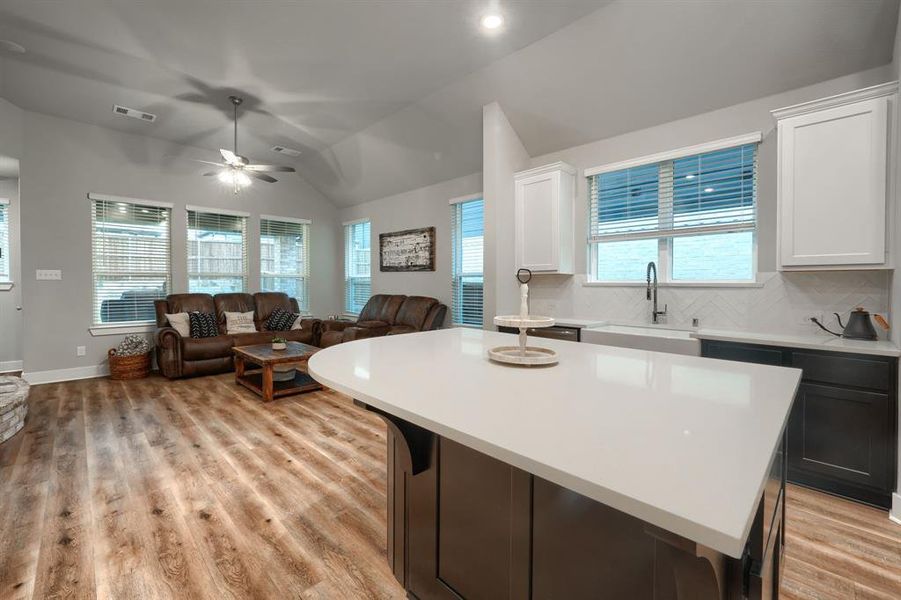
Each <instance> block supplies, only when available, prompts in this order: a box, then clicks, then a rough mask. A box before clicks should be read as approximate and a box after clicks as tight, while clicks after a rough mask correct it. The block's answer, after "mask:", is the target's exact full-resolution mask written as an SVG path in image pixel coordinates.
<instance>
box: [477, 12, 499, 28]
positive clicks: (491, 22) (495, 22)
mask: <svg viewBox="0 0 901 600" xmlns="http://www.w3.org/2000/svg"><path fill="white" fill-rule="evenodd" d="M503 25H504V17H503V16H502V15H499V14H497V13H491V14H487V15H485V16H484V17H482V27H484V28H485V29H500V28H501V27H502V26H503Z"/></svg>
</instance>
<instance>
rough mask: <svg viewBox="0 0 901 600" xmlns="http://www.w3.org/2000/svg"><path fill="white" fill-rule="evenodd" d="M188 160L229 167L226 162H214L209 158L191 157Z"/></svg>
mask: <svg viewBox="0 0 901 600" xmlns="http://www.w3.org/2000/svg"><path fill="white" fill-rule="evenodd" d="M188 160H190V161H191V162H199V163H203V164H205V165H214V166H216V167H227V166H228V165H227V164H225V163H217V162H212V161H209V160H200V159H199V158H189V159H188Z"/></svg>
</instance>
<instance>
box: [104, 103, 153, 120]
mask: <svg viewBox="0 0 901 600" xmlns="http://www.w3.org/2000/svg"><path fill="white" fill-rule="evenodd" d="M113 112H114V113H116V114H117V115H122V116H123V117H131V118H132V119H137V120H139V121H147V122H148V123H153V122H154V121H156V115H152V114H150V113H146V112H144V111H141V110H136V109H134V108H128V107H127V106H120V105H119V104H113Z"/></svg>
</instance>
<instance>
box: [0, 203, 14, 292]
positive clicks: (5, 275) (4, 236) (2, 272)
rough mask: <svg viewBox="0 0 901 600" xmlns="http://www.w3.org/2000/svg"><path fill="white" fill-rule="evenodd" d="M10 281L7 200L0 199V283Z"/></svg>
mask: <svg viewBox="0 0 901 600" xmlns="http://www.w3.org/2000/svg"><path fill="white" fill-rule="evenodd" d="M8 281H12V273H10V266H9V200H7V199H6V198H0V282H8Z"/></svg>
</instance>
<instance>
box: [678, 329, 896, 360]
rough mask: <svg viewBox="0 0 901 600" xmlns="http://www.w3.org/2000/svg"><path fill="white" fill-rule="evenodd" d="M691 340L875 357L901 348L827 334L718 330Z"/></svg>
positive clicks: (700, 333) (705, 331)
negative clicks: (762, 345) (741, 343)
mask: <svg viewBox="0 0 901 600" xmlns="http://www.w3.org/2000/svg"><path fill="white" fill-rule="evenodd" d="M692 336H693V337H696V338H698V339H702V340H719V341H722V342H744V343H746V344H764V345H769V346H786V347H788V348H805V349H808V350H828V351H831V352H849V353H852V354H875V355H879V356H901V348H898V346H897V345H896V344H895V343H894V342H891V341H889V340H875V341H870V340H846V339H844V338H840V337H835V336H833V335H829V334H828V333H823V334H822V335H820V334H816V333H812V334H784V333H757V332H748V331H725V330H719V329H699V330H698V331H695V332H692Z"/></svg>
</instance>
